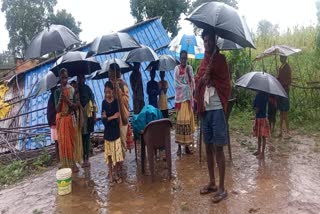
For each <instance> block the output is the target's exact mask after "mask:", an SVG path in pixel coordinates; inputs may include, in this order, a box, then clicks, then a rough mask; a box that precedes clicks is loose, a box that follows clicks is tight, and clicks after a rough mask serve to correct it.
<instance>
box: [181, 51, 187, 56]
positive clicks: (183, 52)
mask: <svg viewBox="0 0 320 214" xmlns="http://www.w3.org/2000/svg"><path fill="white" fill-rule="evenodd" d="M182 54H186V55H187V56H188V52H187V51H186V50H182V51H180V56H181V55H182Z"/></svg>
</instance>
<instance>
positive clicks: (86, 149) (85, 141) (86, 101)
mask: <svg viewBox="0 0 320 214" xmlns="http://www.w3.org/2000/svg"><path fill="white" fill-rule="evenodd" d="M78 91H79V97H80V104H81V106H82V108H83V128H82V145H83V164H82V167H83V168H84V167H90V162H89V153H90V148H91V142H90V134H91V132H93V131H94V124H95V121H96V112H97V105H96V102H95V99H94V94H93V92H92V90H91V88H90V87H89V86H88V85H86V84H85V77H84V74H79V75H78Z"/></svg>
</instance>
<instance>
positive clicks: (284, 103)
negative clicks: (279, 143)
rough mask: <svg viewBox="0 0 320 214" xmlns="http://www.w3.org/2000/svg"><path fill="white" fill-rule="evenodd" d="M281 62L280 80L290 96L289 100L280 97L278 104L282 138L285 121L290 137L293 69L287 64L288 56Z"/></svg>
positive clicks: (282, 58) (281, 58) (287, 133)
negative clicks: (289, 116)
mask: <svg viewBox="0 0 320 214" xmlns="http://www.w3.org/2000/svg"><path fill="white" fill-rule="evenodd" d="M280 61H281V63H282V64H281V66H280V68H279V73H278V80H279V82H280V83H281V85H282V87H283V88H284V90H285V91H286V93H287V95H288V98H284V97H279V103H278V108H279V111H280V134H279V136H280V137H282V124H283V121H285V123H286V128H287V129H286V135H289V118H288V112H289V109H290V100H289V90H290V85H291V68H290V65H289V64H288V63H287V57H286V56H280Z"/></svg>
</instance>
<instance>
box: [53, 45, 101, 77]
mask: <svg viewBox="0 0 320 214" xmlns="http://www.w3.org/2000/svg"><path fill="white" fill-rule="evenodd" d="M86 56H87V53H85V52H80V51H69V52H68V53H66V54H65V55H63V56H62V57H60V58H59V59H58V60H57V61H56V62H55V63H54V65H53V67H52V68H51V71H52V72H53V73H54V74H55V75H56V76H58V75H59V70H60V69H61V68H66V69H67V70H68V75H69V76H70V77H73V76H77V75H78V74H80V73H82V74H85V75H88V74H91V73H93V72H94V71H96V70H99V69H101V66H100V63H99V62H98V61H97V60H96V59H95V58H93V57H90V58H86Z"/></svg>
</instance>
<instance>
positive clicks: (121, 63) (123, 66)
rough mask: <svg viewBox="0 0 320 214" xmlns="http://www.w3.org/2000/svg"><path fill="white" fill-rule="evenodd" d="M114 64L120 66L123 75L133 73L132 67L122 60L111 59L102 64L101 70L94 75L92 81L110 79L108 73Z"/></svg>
mask: <svg viewBox="0 0 320 214" xmlns="http://www.w3.org/2000/svg"><path fill="white" fill-rule="evenodd" d="M113 63H117V64H118V65H119V67H120V69H121V73H122V74H124V73H127V72H130V71H132V66H131V65H130V64H128V63H126V62H125V61H123V60H121V59H110V60H106V61H105V62H104V63H103V64H102V68H101V70H98V71H96V72H94V73H93V74H92V76H91V79H93V80H99V79H105V78H108V71H109V68H110V65H111V64H113Z"/></svg>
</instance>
